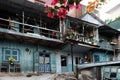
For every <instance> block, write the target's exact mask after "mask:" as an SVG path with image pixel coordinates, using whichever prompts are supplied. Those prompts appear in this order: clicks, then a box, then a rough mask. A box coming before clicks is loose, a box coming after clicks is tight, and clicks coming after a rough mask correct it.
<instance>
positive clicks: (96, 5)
mask: <svg viewBox="0 0 120 80" xmlns="http://www.w3.org/2000/svg"><path fill="white" fill-rule="evenodd" d="M105 2H106V0H94V1H93V2H88V5H87V7H86V11H87V12H89V13H92V12H94V10H95V9H96V8H99V7H101V6H102V3H105Z"/></svg>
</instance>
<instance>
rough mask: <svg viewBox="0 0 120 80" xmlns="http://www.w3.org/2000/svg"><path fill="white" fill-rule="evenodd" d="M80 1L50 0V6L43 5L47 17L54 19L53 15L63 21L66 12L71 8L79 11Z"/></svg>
mask: <svg viewBox="0 0 120 80" xmlns="http://www.w3.org/2000/svg"><path fill="white" fill-rule="evenodd" d="M80 1H81V0H52V2H51V5H50V6H48V5H45V7H46V11H47V16H48V17H50V18H54V15H55V13H56V14H57V16H58V18H61V19H64V18H66V15H67V13H68V11H69V10H70V9H72V8H76V9H79V8H81V6H82V5H81V4H80Z"/></svg>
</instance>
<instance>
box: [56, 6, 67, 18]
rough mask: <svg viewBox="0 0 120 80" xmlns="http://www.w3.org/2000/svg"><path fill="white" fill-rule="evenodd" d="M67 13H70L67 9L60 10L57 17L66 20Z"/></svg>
mask: <svg viewBox="0 0 120 80" xmlns="http://www.w3.org/2000/svg"><path fill="white" fill-rule="evenodd" d="M67 12H68V11H67V10H66V9H65V8H59V10H58V12H57V16H58V17H59V18H66V15H67Z"/></svg>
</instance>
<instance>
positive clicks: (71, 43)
mask: <svg viewBox="0 0 120 80" xmlns="http://www.w3.org/2000/svg"><path fill="white" fill-rule="evenodd" d="M71 59H72V71H74V64H73V43H71Z"/></svg>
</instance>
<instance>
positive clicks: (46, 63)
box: [39, 53, 50, 72]
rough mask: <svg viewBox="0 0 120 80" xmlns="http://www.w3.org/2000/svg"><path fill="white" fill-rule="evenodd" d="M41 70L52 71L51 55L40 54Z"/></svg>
mask: <svg viewBox="0 0 120 80" xmlns="http://www.w3.org/2000/svg"><path fill="white" fill-rule="evenodd" d="M39 71H40V72H50V55H49V54H44V53H40V55H39Z"/></svg>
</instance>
